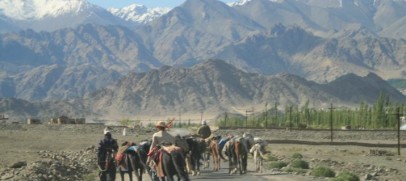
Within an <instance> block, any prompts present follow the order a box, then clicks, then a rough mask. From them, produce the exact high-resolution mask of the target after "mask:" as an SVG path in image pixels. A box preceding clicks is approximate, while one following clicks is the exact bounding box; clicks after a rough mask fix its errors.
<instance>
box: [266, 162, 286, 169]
mask: <svg viewBox="0 0 406 181" xmlns="http://www.w3.org/2000/svg"><path fill="white" fill-rule="evenodd" d="M287 165H288V164H287V163H286V162H283V161H276V162H271V164H270V167H271V168H279V169H281V168H283V167H286V166H287Z"/></svg>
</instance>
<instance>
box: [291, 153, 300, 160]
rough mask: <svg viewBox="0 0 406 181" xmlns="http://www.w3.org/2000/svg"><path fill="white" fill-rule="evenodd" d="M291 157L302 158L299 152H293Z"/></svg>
mask: <svg viewBox="0 0 406 181" xmlns="http://www.w3.org/2000/svg"><path fill="white" fill-rule="evenodd" d="M292 158H293V159H302V158H303V155H302V154H300V153H293V155H292Z"/></svg>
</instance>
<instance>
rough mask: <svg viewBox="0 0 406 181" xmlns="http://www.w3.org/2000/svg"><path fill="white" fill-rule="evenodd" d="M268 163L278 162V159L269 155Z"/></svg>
mask: <svg viewBox="0 0 406 181" xmlns="http://www.w3.org/2000/svg"><path fill="white" fill-rule="evenodd" d="M268 161H278V158H276V157H274V156H272V155H268Z"/></svg>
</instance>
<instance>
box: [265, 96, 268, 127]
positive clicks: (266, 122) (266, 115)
mask: <svg viewBox="0 0 406 181" xmlns="http://www.w3.org/2000/svg"><path fill="white" fill-rule="evenodd" d="M267 128H268V102H266V103H265V129H267Z"/></svg>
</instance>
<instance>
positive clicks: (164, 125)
mask: <svg viewBox="0 0 406 181" xmlns="http://www.w3.org/2000/svg"><path fill="white" fill-rule="evenodd" d="M155 127H162V128H164V127H166V123H165V121H158V122H156V124H155Z"/></svg>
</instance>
